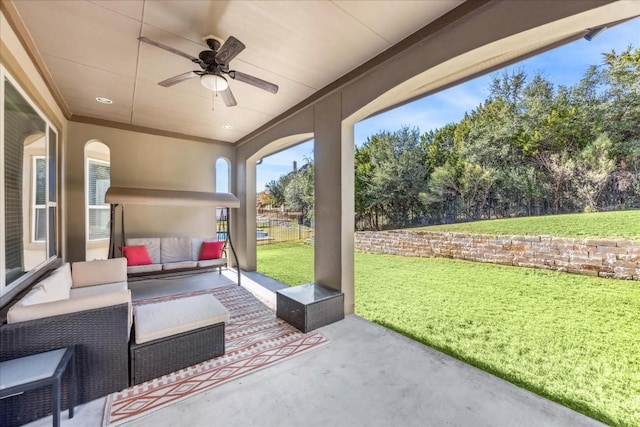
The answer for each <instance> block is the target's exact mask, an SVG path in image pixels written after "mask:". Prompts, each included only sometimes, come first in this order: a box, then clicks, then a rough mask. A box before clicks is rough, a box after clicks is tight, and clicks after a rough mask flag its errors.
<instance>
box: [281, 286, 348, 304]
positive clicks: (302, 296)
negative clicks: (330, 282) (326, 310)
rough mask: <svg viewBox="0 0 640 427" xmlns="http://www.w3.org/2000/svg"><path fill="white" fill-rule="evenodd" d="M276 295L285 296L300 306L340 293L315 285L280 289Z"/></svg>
mask: <svg viewBox="0 0 640 427" xmlns="http://www.w3.org/2000/svg"><path fill="white" fill-rule="evenodd" d="M278 293H280V294H282V295H286V296H287V297H289V298H291V299H293V300H296V301H298V302H299V303H301V304H311V303H314V302H318V301H322V300H324V299H327V298H331V297H335V296H337V295H340V294H341V292H340V291H337V290H335V289H331V288H328V287H326V286H322V285H318V284H315V283H308V284H306V285H300V286H292V287H290V288H285V289H280V290H278Z"/></svg>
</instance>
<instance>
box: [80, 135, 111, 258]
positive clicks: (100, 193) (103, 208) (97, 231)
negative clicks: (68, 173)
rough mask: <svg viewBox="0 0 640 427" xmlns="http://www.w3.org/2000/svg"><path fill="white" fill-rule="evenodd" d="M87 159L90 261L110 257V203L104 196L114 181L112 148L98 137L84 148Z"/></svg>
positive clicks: (87, 218)
mask: <svg viewBox="0 0 640 427" xmlns="http://www.w3.org/2000/svg"><path fill="white" fill-rule="evenodd" d="M84 159H85V187H84V188H85V209H86V211H85V212H86V214H85V224H86V226H87V227H86V233H85V236H86V245H85V247H86V253H85V259H86V260H87V261H90V260H94V259H107V258H108V257H109V221H110V209H109V204H107V203H105V201H104V196H105V194H106V192H107V189H108V188H109V186H110V185H111V151H110V150H109V147H107V146H106V145H105V144H103V143H102V142H99V141H90V142H88V143H87V144H86V145H85V148H84Z"/></svg>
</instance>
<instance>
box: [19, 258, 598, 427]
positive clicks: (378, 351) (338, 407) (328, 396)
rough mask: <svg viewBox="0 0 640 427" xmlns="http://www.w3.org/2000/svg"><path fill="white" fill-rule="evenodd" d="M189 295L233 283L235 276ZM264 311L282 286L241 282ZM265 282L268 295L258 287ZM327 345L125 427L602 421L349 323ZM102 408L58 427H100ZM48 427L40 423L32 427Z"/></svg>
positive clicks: (166, 283)
mask: <svg viewBox="0 0 640 427" xmlns="http://www.w3.org/2000/svg"><path fill="white" fill-rule="evenodd" d="M210 277H211V280H207V281H203V280H199V281H195V282H194V284H193V285H192V288H189V289H188V291H197V290H201V289H206V288H210V287H221V286H227V285H229V284H232V283H234V280H233V279H234V278H235V272H234V271H233V270H228V271H225V272H223V274H222V275H221V276H220V275H218V274H217V273H210ZM242 281H243V283H242V285H243V286H244V287H245V288H246V289H248V290H250V291H251V292H252V293H253V294H254V295H256V296H257V297H258V299H260V300H262V301H263V302H265V303H267V304H272V305H273V304H274V303H275V294H274V289H275V288H278V287H280V286H282V287H284V285H281V284H279V283H278V282H275V281H273V280H272V279H269V278H266V277H264V276H262V275H260V274H258V273H246V274H244V275H243V277H242ZM177 283H178V281H177V280H175V279H160V281H158V282H156V283H155V284H153V285H151V286H149V283H144V284H143V285H144V286H141V285H142V284H141V283H140V282H139V283H136V282H132V283H131V284H130V287H131V289H132V294H133V296H134V300H135V299H141V298H148V297H150V296H159V295H169V294H172V293H178V291H179V292H184V291H185V289H184V288H182V287H179V286H178V284H177ZM262 283H264V285H265V286H266V287H265V286H262ZM317 332H320V333H321V334H322V335H323V336H325V337H326V338H327V339H328V340H329V341H330V343H329V344H328V345H324V346H322V347H320V348H318V349H316V350H314V351H312V352H308V353H305V354H302V355H300V356H297V357H295V358H292V359H290V360H287V361H285V362H284V363H279V364H276V365H273V366H270V367H269V368H268V369H263V370H260V371H258V372H255V373H252V374H250V375H246V376H243V377H240V378H237V379H235V380H233V381H230V382H227V383H225V384H221V385H219V386H217V387H214V388H212V389H210V390H208V391H205V392H202V393H200V394H196V395H194V396H192V397H190V398H188V399H185V400H183V401H180V402H178V403H175V404H172V405H171V406H168V407H167V408H164V409H161V410H157V411H155V412H152V413H151V414H149V415H147V416H144V417H142V418H139V419H137V420H134V421H131V422H129V423H127V424H126V425H131V426H146V425H154V426H155V427H160V426H175V425H194V426H199V425H216V424H218V423H219V424H224V425H225V426H289V425H290V426H294V425H305V426H395V425H403V426H432V425H433V426H440V425H452V426H471V425H472V426H484V425H487V426H488V425H491V426H514V425H517V426H567V425H571V426H595V425H602V424H600V423H599V422H597V421H595V420H592V419H590V418H588V417H585V416H583V415H581V414H578V413H576V412H574V411H572V410H570V409H568V408H566V407H563V406H561V405H558V404H556V403H553V402H551V401H549V400H546V399H544V398H541V397H539V396H537V395H535V394H533V393H531V392H528V391H526V390H524V389H521V388H518V387H516V386H514V385H512V384H510V383H508V382H506V381H504V380H501V379H499V378H497V377H494V376H493V375H490V374H487V373H485V372H483V371H481V370H479V369H476V368H474V367H471V366H469V365H466V364H464V363H462V362H460V361H458V360H455V359H453V358H451V357H449V356H447V355H444V354H442V353H440V352H438V351H435V350H433V349H431V348H429V347H426V346H424V345H422V344H420V343H417V342H414V341H412V340H410V339H408V338H406V337H404V336H402V335H399V334H397V333H395V332H393V331H390V330H388V329H385V328H383V327H381V326H378V325H375V324H373V323H371V322H369V321H366V320H364V319H362V318H360V317H358V316H355V315H348V316H347V317H346V318H345V319H344V320H343V321H340V322H337V323H334V324H331V325H328V326H325V327H322V328H320V329H318V330H317ZM104 406H105V399H104V398H101V399H97V400H95V401H93V402H90V403H88V404H85V405H82V406H80V407H78V408H77V409H76V415H75V417H74V418H73V419H71V420H69V419H67V414H66V411H65V413H64V414H63V416H62V418H63V419H62V425H66V426H87V425H100V423H101V420H102V417H103V410H104ZM50 424H51V418H50V417H48V418H43V419H41V420H38V421H36V422H34V423H31V424H30V425H31V426H45V425H50Z"/></svg>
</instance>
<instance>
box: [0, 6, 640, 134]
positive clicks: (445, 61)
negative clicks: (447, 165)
mask: <svg viewBox="0 0 640 427" xmlns="http://www.w3.org/2000/svg"><path fill="white" fill-rule="evenodd" d="M509 3H510V2H504V1H495V0H476V1H466V2H465V1H462V0H439V1H402V0H398V1H366V0H353V1H347V0H334V1H296V2H292V1H232V0H195V1H188V0H175V1H152V0H128V1H101V0H89V1H73V0H72V1H49V0H13V1H10V0H5V1H3V3H2V9H3V11H4V12H5V16H7V17H8V20H9V22H10V23H11V24H12V25H13V26H14V27H15V28H16V30H17V32H18V34H20V36H21V37H22V38H23V40H25V43H26V44H27V45H30V46H31V48H30V50H31V53H32V56H33V57H34V58H35V60H36V63H38V64H39V66H40V69H41V73H42V74H43V75H44V77H45V79H47V80H48V83H49V86H50V88H52V91H53V93H54V94H57V96H56V98H57V101H58V103H59V104H60V106H61V108H62V110H63V111H64V112H65V115H66V116H67V118H68V119H70V120H72V121H78V122H87V123H95V124H102V125H106V126H112V127H119V128H124V129H130V130H134V131H143V132H148V133H159V134H166V135H169V136H172V135H173V136H182V137H186V138H189V139H198V140H204V141H219V142H226V143H231V144H235V143H238V142H240V143H242V142H244V141H246V140H247V139H248V138H251V137H252V136H254V135H256V133H257V132H259V131H260V130H261V129H266V128H267V127H268V126H270V125H272V124H274V123H276V122H277V121H278V120H281V119H283V118H285V117H286V116H287V114H291V113H295V111H296V110H297V109H299V108H302V107H304V106H305V105H308V104H310V103H312V102H314V100H317V99H320V98H321V97H322V96H324V95H326V94H327V93H329V92H331V91H332V90H335V89H337V88H340V87H342V88H345V87H347V85H350V84H353V83H355V82H358V83H359V84H358V85H357V86H358V87H357V90H355V91H353V93H350V92H349V90H346V91H344V92H343V101H344V105H345V108H346V109H352V111H351V112H353V113H356V114H355V115H354V116H353V117H352V119H353V120H361V119H363V118H365V117H368V116H371V115H374V114H377V113H379V112H381V111H384V110H386V109H389V108H392V107H394V106H398V105H400V104H402V103H406V102H408V101H410V100H413V99H416V98H419V97H422V96H425V95H426V94H429V93H432V92H434V91H437V90H440V89H442V88H444V87H447V86H450V85H453V84H456V83H458V82H460V81H463V80H465V79H468V78H471V77H473V76H475V75H479V74H482V73H485V72H487V71H491V70H493V69H495V68H498V67H500V66H503V65H505V64H508V63H510V62H513V61H516V60H519V59H522V58H525V57H527V56H531V55H533V54H536V53H538V52H541V51H544V50H546V49H549V48H551V47H553V46H557V45H560V44H563V43H567V42H569V41H571V40H575V39H577V38H580V37H582V36H584V35H585V34H586V33H587V32H588V31H589V30H590V29H592V28H594V27H597V26H599V25H605V24H606V25H611V23H615V22H619V21H622V20H625V19H629V18H630V17H633V16H637V15H638V14H640V8H639V6H640V5H639V4H638V2H637V1H634V0H622V1H609V0H565V1H563V2H562V3H561V4H559V3H557V2H553V1H546V0H541V1H539V3H540V5H539V6H540V7H539V8H538V10H539V12H538V14H539V15H540V16H531V22H547V23H546V24H544V25H538V24H536V25H533V24H532V25H531V28H529V29H528V30H526V31H522V30H518V32H517V33H514V34H513V35H512V36H509V37H507V38H505V39H502V40H499V41H495V40H493V41H487V43H486V45H485V46H483V47H482V48H476V49H473V50H471V51H466V52H461V53H458V52H453V51H451V50H452V48H451V47H450V45H449V44H447V43H446V42H438V43H437V46H436V47H435V48H434V47H432V45H433V43H432V42H431V41H430V40H433V39H434V37H435V38H437V39H438V40H446V39H447V34H449V33H450V30H451V28H453V27H457V28H458V29H460V28H462V27H465V26H466V25H467V24H466V22H467V21H469V20H470V17H472V16H473V14H476V15H478V14H480V15H483V16H490V15H491V14H494V15H496V18H499V19H496V22H501V25H502V26H504V27H510V26H514V28H515V27H518V26H519V27H520V28H522V27H523V24H524V23H522V22H519V23H515V22H512V21H513V20H509V17H508V16H504V15H505V13H508V12H505V11H508V10H510V8H515V9H514V10H517V8H518V3H519V2H511V4H510V5H509ZM552 4H553V7H545V5H548V6H551V5H552ZM520 5H522V4H520ZM565 9H566V10H565ZM494 10H496V12H495V13H494V12H493V11H494ZM548 11H554V12H557V16H558V18H557V19H555V18H552V17H551V16H552V15H553V13H550V12H548ZM549 13H550V15H549V17H548V18H545V19H547V21H545V19H543V17H544V16H546V15H545V14H549ZM498 15H499V16H498ZM563 15H564V17H563ZM471 21H472V20H471ZM473 25H474V24H471V25H470V27H471V28H469V31H468V33H467V34H477V33H478V31H479V29H477V28H474V27H473ZM524 27H526V25H524ZM485 31H486V32H487V33H490V32H491V31H492V30H491V29H490V28H486V26H485ZM451 33H452V34H454V33H455V36H453V35H452V36H451V37H454V38H457V39H458V40H459V39H460V37H461V35H460V34H461V33H460V31H459V30H457V31H453V32H451ZM464 33H465V32H464V31H463V34H464ZM207 35H213V36H215V37H217V38H219V39H222V40H226V39H227V38H228V37H230V36H234V37H236V38H237V39H239V40H240V41H242V42H243V43H244V44H245V45H246V48H245V49H244V50H243V51H241V52H240V53H239V54H238V55H237V57H235V58H234V59H233V60H232V61H231V66H230V68H231V69H234V70H237V71H240V72H242V73H246V74H250V75H252V76H255V77H258V78H260V79H263V80H267V81H269V82H273V83H274V84H276V85H277V86H278V87H279V91H278V93H277V94H272V93H268V92H266V91H264V90H261V89H259V88H256V87H254V86H251V85H249V84H246V83H243V82H240V81H237V80H232V79H230V78H229V79H228V80H229V81H230V83H229V85H230V88H231V90H232V91H233V94H234V95H235V98H236V100H237V104H238V105H237V106H235V107H226V106H225V105H224V103H223V102H222V99H221V97H220V96H218V97H215V96H214V93H213V92H212V91H210V90H208V89H205V88H204V87H203V86H202V85H201V84H200V82H199V78H191V79H189V80H186V81H183V82H181V83H178V84H176V85H173V86H171V87H161V86H159V85H158V84H157V83H158V82H160V81H162V80H165V79H167V78H170V77H172V76H175V75H179V74H182V73H185V72H188V71H191V70H198V69H199V66H198V65H196V64H193V63H191V62H190V61H189V60H188V59H186V58H184V57H182V56H179V55H176V54H173V53H171V52H168V51H166V50H163V49H160V48H158V47H155V46H152V45H149V44H147V43H141V42H139V41H138V37H140V36H144V37H147V38H149V39H152V40H154V41H156V42H160V43H162V44H164V45H167V46H170V47H173V48H176V49H178V50H180V51H182V52H184V53H186V54H188V55H190V56H194V57H197V56H198V54H199V52H201V51H203V50H205V49H206V46H205V42H204V41H203V39H202V38H203V37H204V36H207ZM462 37H463V38H464V36H462ZM474 37H475V36H474ZM458 44H460V43H458ZM463 44H464V43H463ZM471 44H473V43H471ZM36 46H37V48H36ZM421 46H422V47H425V46H429V48H428V49H421ZM412 50H413V51H419V52H420V55H419V56H420V58H419V59H416V58H409V60H407V57H410V56H411V55H410V52H411V51H412ZM403 56H404V58H403ZM390 86H391V87H392V89H391V90H389V87H390ZM382 87H384V89H383V90H381V88H382ZM347 89H348V88H347ZM363 92H368V93H367V94H365V97H368V98H369V99H367V100H364V101H363ZM345 96H347V98H345ZM96 97H106V98H109V99H111V100H113V104H111V105H104V104H100V103H98V102H97V101H96ZM371 99H374V100H373V102H371ZM363 106H364V107H363ZM351 112H350V113H351Z"/></svg>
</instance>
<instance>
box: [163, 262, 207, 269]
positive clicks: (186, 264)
mask: <svg viewBox="0 0 640 427" xmlns="http://www.w3.org/2000/svg"><path fill="white" fill-rule="evenodd" d="M197 266H198V262H197V261H191V260H189V261H180V262H168V263H165V264H162V269H163V270H178V269H181V268H196V267H197Z"/></svg>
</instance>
